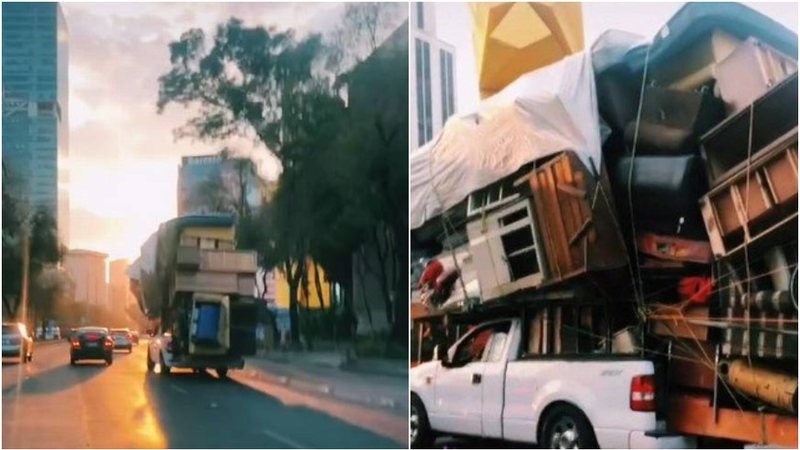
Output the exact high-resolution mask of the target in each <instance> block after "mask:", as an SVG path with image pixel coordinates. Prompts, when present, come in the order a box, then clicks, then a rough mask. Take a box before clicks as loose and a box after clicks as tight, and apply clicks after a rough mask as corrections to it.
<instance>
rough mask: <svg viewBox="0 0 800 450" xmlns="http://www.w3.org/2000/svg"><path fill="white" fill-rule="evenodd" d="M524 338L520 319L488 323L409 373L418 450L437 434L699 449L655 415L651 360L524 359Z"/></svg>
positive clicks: (547, 444)
mask: <svg viewBox="0 0 800 450" xmlns="http://www.w3.org/2000/svg"><path fill="white" fill-rule="evenodd" d="M523 335H524V334H523V322H522V321H521V320H520V319H517V318H512V319H503V320H494V321H491V322H486V323H484V324H482V325H479V326H477V327H475V328H474V329H472V330H471V331H469V332H468V333H467V334H465V335H464V336H462V337H461V339H459V340H458V341H457V342H456V343H455V344H453V346H451V347H450V348H449V349H448V350H447V351H446V354H440V355H438V356H439V358H438V359H437V358H434V360H433V361H429V362H426V363H424V364H421V365H419V366H416V367H414V368H413V369H411V372H410V387H411V414H410V422H411V423H410V440H411V446H412V447H413V448H430V446H431V445H432V444H433V440H434V438H435V437H436V435H438V434H444V435H460V436H475V437H480V438H488V439H503V440H507V441H513V442H522V443H530V444H540V447H543V448H598V447H600V448H692V447H695V446H696V442H695V440H694V439H693V438H689V437H686V436H681V435H675V434H670V433H667V432H666V431H665V423H664V421H659V420H656V412H655V410H656V404H655V392H656V389H655V376H654V365H653V363H652V362H651V361H647V360H643V359H636V358H635V357H625V356H623V357H615V356H613V355H602V356H601V355H597V356H598V357H588V358H582V357H578V358H569V359H568V358H565V357H559V356H526V352H525V351H521V350H524V349H521V347H522V346H523V338H522V336H523ZM525 336H527V334H525ZM437 353H439V352H438V349H437ZM441 353H445V352H444V351H442V352H441Z"/></svg>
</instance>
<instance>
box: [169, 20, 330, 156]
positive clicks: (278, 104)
mask: <svg viewBox="0 0 800 450" xmlns="http://www.w3.org/2000/svg"><path fill="white" fill-rule="evenodd" d="M206 40H207V37H206V35H205V33H204V32H203V31H202V30H200V29H191V30H189V31H187V32H185V33H183V34H182V35H181V37H180V39H179V40H178V41H176V42H173V43H171V44H170V46H169V49H170V62H171V64H172V68H171V70H170V71H169V72H168V73H167V74H165V75H162V76H161V77H160V78H159V93H158V103H157V106H158V111H159V112H161V111H163V110H164V108H165V107H166V106H167V105H168V104H170V103H176V104H179V105H182V106H184V107H188V106H196V107H198V108H199V112H198V115H197V116H195V117H193V118H192V119H190V120H189V121H188V122H187V123H186V124H185V125H184V126H183V127H181V128H179V129H178V130H176V137H179V138H180V137H195V138H200V139H205V140H218V139H223V138H226V137H229V136H232V135H247V136H252V135H253V134H255V136H256V137H257V139H258V140H260V141H261V142H262V143H263V144H264V145H266V147H267V148H268V149H270V151H272V152H273V153H275V155H276V156H278V158H279V159H281V160H283V158H282V156H283V155H282V147H283V144H284V143H285V142H287V141H291V138H292V135H293V130H292V129H291V126H290V122H291V120H292V118H295V119H296V120H300V119H301V118H302V103H301V102H298V101H297V98H298V96H300V94H303V93H306V92H308V91H312V90H313V89H315V88H316V87H318V83H317V80H315V79H314V77H313V75H312V63H313V62H314V61H315V59H316V58H317V57H318V54H319V51H320V48H321V39H320V37H319V36H318V35H311V36H309V37H306V38H304V39H302V40H297V39H296V38H295V35H294V32H293V31H292V30H287V31H282V32H279V31H275V30H274V29H270V30H267V29H266V28H264V27H260V26H258V27H252V28H248V27H244V26H243V25H242V21H241V20H239V19H235V18H232V19H230V20H229V21H228V22H226V23H225V24H221V25H219V26H218V27H217V30H216V33H215V34H214V37H213V39H212V44H213V45H212V47H211V49H209V50H206V46H205V44H206Z"/></svg>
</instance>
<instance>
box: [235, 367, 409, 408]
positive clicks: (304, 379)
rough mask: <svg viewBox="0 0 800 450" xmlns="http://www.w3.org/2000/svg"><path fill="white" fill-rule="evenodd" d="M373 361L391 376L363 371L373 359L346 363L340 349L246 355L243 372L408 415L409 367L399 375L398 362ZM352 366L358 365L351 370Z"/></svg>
mask: <svg viewBox="0 0 800 450" xmlns="http://www.w3.org/2000/svg"><path fill="white" fill-rule="evenodd" d="M371 362H372V363H375V364H377V365H378V366H379V367H378V370H384V371H386V373H388V374H390V375H385V374H376V373H366V372H363V371H361V370H359V369H363V366H364V365H365V364H368V363H370V361H367V360H362V361H359V362H356V363H355V364H352V363H346V358H345V357H344V355H343V354H340V353H337V352H303V353H301V352H297V353H294V352H286V353H279V352H275V353H272V354H269V355H267V356H260V357H252V358H247V360H246V362H245V369H244V370H243V371H242V373H243V374H245V375H247V376H249V377H252V378H254V379H258V380H262V381H266V382H270V383H279V384H282V385H285V386H291V387H292V388H294V389H297V390H300V391H305V392H311V393H315V394H321V395H327V396H330V397H334V398H336V399H339V400H344V401H346V402H350V403H356V404H360V405H365V406H370V407H375V408H380V409H383V410H386V411H388V412H390V413H392V414H396V415H398V416H401V417H407V416H408V370H407V369H406V370H405V374H402V376H398V373H399V371H398V369H397V363H392V362H381V361H380V360H374V361H371ZM352 366H358V367H355V369H356V370H352V369H353V368H354V367H352ZM345 369H347V370H345Z"/></svg>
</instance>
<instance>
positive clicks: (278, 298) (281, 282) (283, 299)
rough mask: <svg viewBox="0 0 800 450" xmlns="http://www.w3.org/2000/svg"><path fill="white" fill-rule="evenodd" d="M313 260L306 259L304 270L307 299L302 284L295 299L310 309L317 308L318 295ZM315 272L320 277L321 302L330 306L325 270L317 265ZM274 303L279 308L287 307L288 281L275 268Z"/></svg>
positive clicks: (280, 271) (328, 286)
mask: <svg viewBox="0 0 800 450" xmlns="http://www.w3.org/2000/svg"><path fill="white" fill-rule="evenodd" d="M313 264H314V262H313V261H311V260H310V259H308V260H306V271H307V274H308V299H306V297H305V293H304V292H303V288H302V286H301V287H300V288H299V289H298V291H299V292H298V296H297V300H298V302H299V304H300V305H302V306H307V307H308V308H310V309H316V308H319V296H318V295H317V288H316V284H315V281H314V279H315V278H314V275H315V274H314V267H313ZM317 272H318V273H319V276H320V278H321V280H320V287H321V288H322V302H323V304H324V305H325V307H328V306H330V304H331V298H330V285H329V284H328V282H327V281H325V272H323V270H322V268H321V267H319V266H317ZM275 303H276V304H277V306H278V307H279V308H288V307H289V283H288V282H287V281H286V276H285V275H284V273H283V271H282V270H276V273H275Z"/></svg>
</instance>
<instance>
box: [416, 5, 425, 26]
mask: <svg viewBox="0 0 800 450" xmlns="http://www.w3.org/2000/svg"><path fill="white" fill-rule="evenodd" d="M416 5H417V28H419V29H420V30H424V29H425V4H424V3H422V2H417V3H416Z"/></svg>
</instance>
